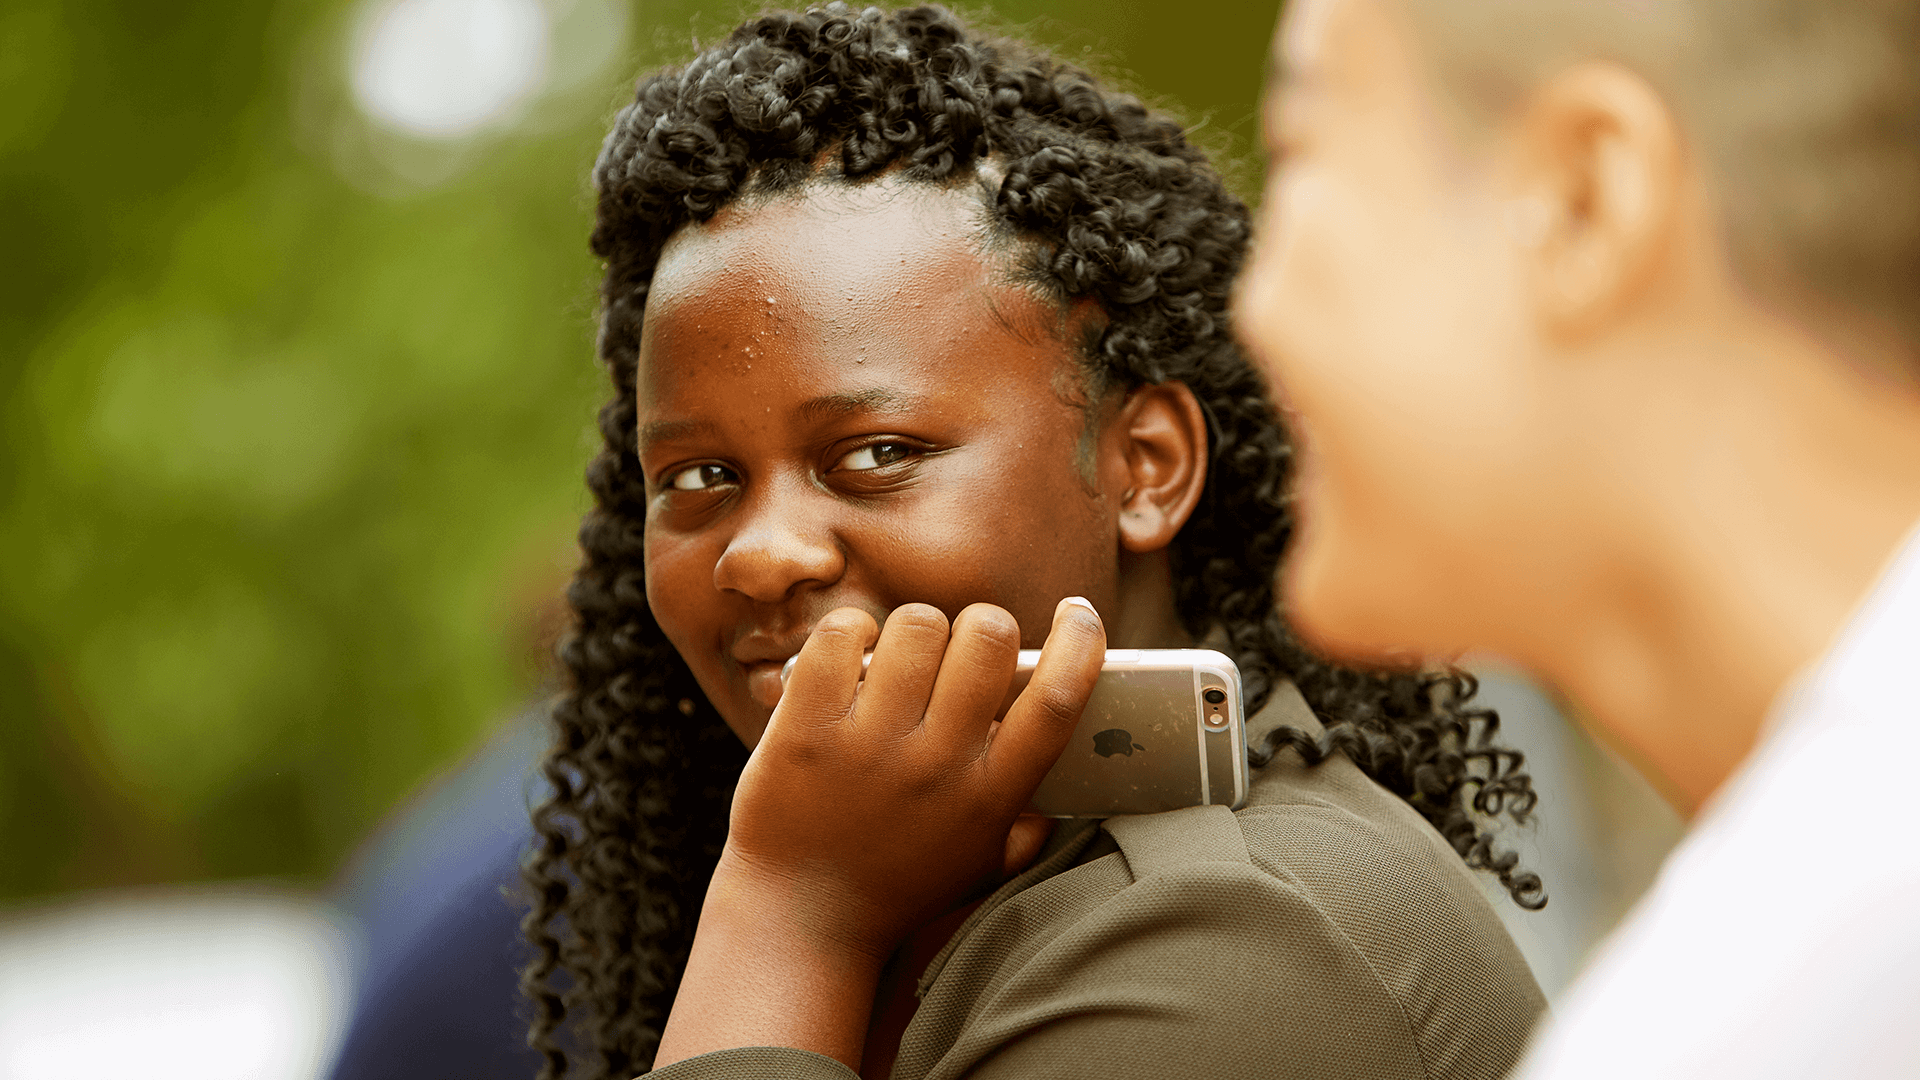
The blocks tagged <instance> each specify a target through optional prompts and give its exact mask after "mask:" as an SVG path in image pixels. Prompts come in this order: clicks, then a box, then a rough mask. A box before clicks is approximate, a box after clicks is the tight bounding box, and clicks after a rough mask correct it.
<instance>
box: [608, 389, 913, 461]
mask: <svg viewBox="0 0 1920 1080" xmlns="http://www.w3.org/2000/svg"><path fill="white" fill-rule="evenodd" d="M922 400H923V399H922V398H921V397H920V396H919V395H917V394H907V393H902V392H901V391H898V390H891V389H888V388H887V387H884V386H873V387H868V388H867V389H865V390H850V391H847V392H845V393H839V394H822V395H820V396H819V397H816V398H808V399H807V400H806V401H803V402H801V403H800V407H799V412H800V413H801V415H803V416H806V417H808V418H816V417H825V416H849V415H853V414H855V413H873V412H883V411H889V410H896V409H906V408H909V407H911V406H914V405H917V404H919V403H920V402H921V401H922ZM715 430H717V428H716V425H715V424H714V423H713V421H711V420H654V421H650V422H648V423H645V424H641V425H640V432H639V437H640V438H639V442H640V446H641V448H642V449H644V448H646V447H648V446H652V445H653V444H655V443H663V442H672V441H673V440H675V439H690V438H693V437H694V436H696V435H711V434H713V433H714V431H715Z"/></svg>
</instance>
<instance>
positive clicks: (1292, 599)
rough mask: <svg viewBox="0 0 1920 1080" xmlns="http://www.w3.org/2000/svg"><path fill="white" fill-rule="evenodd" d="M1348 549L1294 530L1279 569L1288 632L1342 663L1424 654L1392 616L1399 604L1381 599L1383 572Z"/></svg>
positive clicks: (1384, 594) (1401, 659) (1385, 592)
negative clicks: (1375, 569)
mask: <svg viewBox="0 0 1920 1080" xmlns="http://www.w3.org/2000/svg"><path fill="white" fill-rule="evenodd" d="M1343 550H1344V551H1346V552H1348V554H1347V556H1346V557H1342V555H1341V552H1342V551H1343ZM1352 550H1353V545H1341V544H1337V543H1328V542H1325V541H1324V540H1323V539H1322V538H1321V537H1319V536H1316V535H1312V534H1309V535H1296V537H1295V543H1294V548H1293V550H1292V551H1290V552H1289V553H1288V555H1287V558H1286V561H1285V562H1284V563H1283V564H1282V565H1281V568H1280V595H1281V596H1282V597H1284V598H1285V599H1284V611H1285V613H1286V616H1287V622H1288V624H1289V625H1291V626H1292V627H1293V631H1294V633H1296V634H1298V635H1299V636H1300V639H1301V640H1302V641H1303V642H1305V643H1306V645H1307V647H1308V648H1310V649H1312V650H1313V651H1314V652H1316V653H1318V654H1320V655H1321V656H1324V657H1326V658H1327V659H1330V660H1337V661H1341V662H1344V663H1352V664H1363V665H1364V664H1368V663H1380V662H1383V661H1395V662H1405V660H1406V658H1407V654H1408V653H1409V652H1410V651H1412V652H1418V653H1423V654H1430V653H1431V652H1432V651H1433V650H1429V649H1424V648H1419V647H1418V643H1417V642H1415V641H1413V640H1410V638H1411V635H1409V633H1408V631H1409V630H1410V629H1411V628H1410V627H1408V626H1406V625H1404V621H1403V620H1402V619H1400V618H1398V617H1396V616H1398V615H1401V614H1404V613H1405V608H1404V607H1403V606H1402V605H1400V604H1398V603H1393V602H1383V601H1384V600H1386V597H1387V596H1388V595H1389V594H1390V593H1391V590H1390V589H1388V588H1387V587H1386V586H1384V585H1383V581H1384V576H1383V575H1381V574H1379V573H1377V572H1371V571H1370V568H1369V566H1368V565H1367V564H1368V562H1369V560H1367V559H1365V558H1364V557H1355V556H1354V555H1353V554H1351V553H1352Z"/></svg>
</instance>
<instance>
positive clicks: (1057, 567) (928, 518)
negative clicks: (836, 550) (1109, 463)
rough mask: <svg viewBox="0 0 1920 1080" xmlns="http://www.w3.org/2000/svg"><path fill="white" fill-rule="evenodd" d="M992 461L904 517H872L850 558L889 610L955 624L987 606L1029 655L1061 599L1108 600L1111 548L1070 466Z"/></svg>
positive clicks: (939, 487) (920, 499)
mask: <svg viewBox="0 0 1920 1080" xmlns="http://www.w3.org/2000/svg"><path fill="white" fill-rule="evenodd" d="M1010 449H1011V448H1010ZM1025 449H1026V450H1031V449H1032V446H1031V444H1029V446H1028V447H1026V448H1025ZM1063 456H1066V455H1065V454H1063ZM995 457H996V460H995V461H993V462H991V463H988V462H981V463H980V467H978V468H977V469H970V470H967V472H966V473H965V474H964V475H950V476H949V477H947V478H944V481H943V482H942V483H938V484H929V485H927V487H926V489H925V490H924V491H923V492H921V493H920V494H919V495H918V496H917V497H916V498H915V499H914V500H913V501H912V504H911V507H910V508H901V510H902V511H903V512H896V513H892V514H887V515H876V516H875V517H874V518H873V519H872V520H871V521H870V523H869V525H868V526H867V527H866V528H863V529H862V530H861V534H862V535H861V536H860V538H859V539H858V540H857V541H856V543H857V545H858V550H857V551H856V552H855V556H854V557H855V561H856V562H857V563H858V564H859V566H860V569H861V571H862V576H865V577H867V578H868V580H870V581H871V582H872V583H873V585H874V588H875V591H876V593H878V594H880V595H881V596H883V597H884V598H885V599H886V601H887V602H888V604H889V606H891V605H893V604H898V603H905V602H908V601H919V602H923V603H931V604H933V605H934V606H936V607H939V608H941V609H942V610H944V611H947V612H948V613H950V614H957V613H958V612H959V610H960V609H961V608H964V607H966V606H967V605H968V604H972V603H991V604H996V605H998V606H1000V607H1003V608H1005V609H1007V610H1008V611H1009V612H1011V613H1012V614H1013V617H1014V618H1015V619H1016V620H1018V621H1019V623H1020V631H1021V636H1022V638H1023V639H1024V641H1025V643H1026V644H1027V645H1028V646H1030V647H1038V645H1039V643H1040V641H1041V640H1042V639H1044V638H1045V637H1046V633H1047V629H1048V626H1049V625H1050V620H1051V618H1052V613H1053V606H1054V604H1056V603H1058V602H1059V600H1060V599H1061V598H1063V597H1066V596H1071V595H1076V594H1083V595H1090V596H1091V597H1092V598H1093V599H1094V600H1095V602H1096V604H1098V603H1099V602H1100V600H1101V598H1102V597H1105V596H1110V595H1111V594H1112V593H1113V588H1112V586H1111V584H1110V582H1111V579H1112V576H1113V565H1114V562H1115V559H1116V558H1117V555H1116V552H1117V550H1118V542H1117V540H1116V539H1115V538H1114V537H1113V535H1112V530H1111V528H1103V524H1102V522H1103V519H1102V518H1101V516H1100V515H1099V513H1098V507H1099V504H1098V501H1097V500H1096V499H1095V498H1094V497H1093V496H1091V495H1089V494H1088V492H1087V491H1086V489H1085V488H1084V487H1082V486H1081V484H1080V482H1079V479H1078V475H1077V473H1075V472H1073V471H1072V467H1071V464H1070V461H1071V459H1070V457H1069V458H1068V460H1069V464H1068V466H1067V467H1066V468H1065V469H1042V468H1037V467H1034V466H1033V465H1032V464H1030V463H1029V464H1021V463H1020V460H1021V458H1025V460H1026V461H1028V462H1031V460H1032V459H1031V458H1030V457H1026V455H1025V453H1024V451H1023V452H1022V453H1021V454H1020V455H1008V456H1007V457H1001V456H1000V455H995ZM1009 458H1012V459H1013V460H1009ZM957 472H958V470H956V473H957ZM1102 552H1104V553H1105V558H1104V560H1103V559H1102V557H1101V555H1102Z"/></svg>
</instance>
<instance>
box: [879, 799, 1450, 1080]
mask: <svg viewBox="0 0 1920 1080" xmlns="http://www.w3.org/2000/svg"><path fill="white" fill-rule="evenodd" d="M1197 809H1199V810H1202V811H1203V812H1204V811H1206V808H1197ZM1211 814H1217V815H1218V816H1219V817H1220V818H1222V819H1224V821H1225V822H1226V827H1227V830H1228V831H1232V830H1233V826H1232V821H1233V816H1232V814H1231V813H1230V812H1228V811H1227V810H1225V809H1224V808H1215V809H1214V810H1213V811H1212V812H1210V813H1202V814H1194V813H1192V812H1190V811H1181V812H1176V813H1175V814H1174V815H1172V817H1173V818H1174V819H1175V820H1173V821H1171V822H1166V823H1150V824H1148V825H1146V826H1144V827H1137V828H1131V829H1130V828H1129V827H1128V826H1127V825H1126V824H1125V823H1122V822H1116V823H1115V828H1114V829H1112V830H1110V831H1109V839H1107V840H1106V841H1105V842H1104V843H1103V845H1102V848H1104V853H1103V854H1102V853H1100V850H1099V849H1096V851H1095V853H1094V857H1093V858H1091V859H1090V860H1089V861H1084V862H1082V863H1080V864H1079V865H1076V866H1073V867H1071V868H1070V869H1067V870H1065V871H1063V872H1061V873H1059V874H1056V875H1054V876H1052V877H1049V878H1046V879H1045V880H1042V881H1039V882H1036V883H1034V884H1032V885H1030V886H1028V887H1027V888H1025V889H1022V890H1021V891H1019V892H1018V893H1016V894H1014V895H1011V896H1008V897H1006V898H1005V899H1004V900H1003V901H1002V902H1001V903H999V904H998V905H997V906H995V907H994V909H993V910H992V911H991V912H990V913H988V914H987V915H986V916H985V917H983V918H981V919H980V920H979V921H978V922H977V923H975V924H973V925H972V926H971V927H970V928H969V929H968V930H967V931H966V932H965V936H964V938H963V939H962V940H960V941H958V942H957V944H956V945H955V946H954V947H953V949H952V951H951V954H950V955H949V956H948V957H947V959H946V962H945V964H944V966H943V967H942V969H941V970H940V971H939V973H938V975H937V976H936V977H935V978H934V979H933V980H932V981H931V983H930V984H928V986H927V988H926V992H925V994H924V995H923V998H922V1001H921V1005H920V1010H919V1013H918V1014H917V1015H916V1017H915V1020H914V1023H913V1026H912V1027H911V1028H910V1029H909V1031H908V1034H907V1037H906V1038H905V1039H903V1041H902V1044H901V1056H900V1059H899V1064H898V1066H897V1067H896V1072H895V1075H896V1076H899V1077H929V1078H934V1077H953V1076H962V1075H965V1076H971V1077H975V1078H976V1080H981V1078H987V1077H996V1078H997V1077H1000V1076H1007V1077H1016V1076H1034V1075H1044V1076H1049V1077H1076V1076H1084V1077H1102V1078H1104V1077H1111V1076H1113V1075H1116V1074H1121V1075H1154V1076H1171V1077H1184V1076H1194V1077H1202V1076H1207V1077H1213V1076H1230V1075H1259V1076H1268V1077H1298V1078H1300V1080H1308V1078H1313V1080H1337V1078H1340V1077H1347V1076H1354V1077H1377V1078H1381V1080H1397V1078H1407V1080H1413V1078H1423V1077H1427V1076H1429V1075H1431V1074H1430V1073H1428V1072H1427V1071H1426V1069H1425V1068H1424V1066H1423V1064H1422V1062H1421V1061H1420V1058H1419V1054H1418V1050H1417V1045H1416V1040H1415V1039H1414V1037H1413V1034H1412V1031H1411V1029H1410V1027H1409V1025H1408V1023H1407V1021H1406V1018H1405V1017H1404V1016H1403V1015H1402V1014H1401V1012H1400V1010H1399V1008H1398V1007H1397V1005H1396V1004H1395V1003H1394V1002H1393V1001H1392V999H1391V996H1390V995H1388V994H1386V993H1385V992H1383V991H1382V990H1381V989H1380V987H1379V985H1378V982H1377V980H1375V979H1374V978H1373V976H1372V974H1371V973H1370V971H1369V970H1368V968H1367V965H1366V963H1365V962H1364V960H1363V959H1362V958H1361V957H1360V956H1359V955H1358V954H1357V953H1356V952H1355V951H1354V950H1353V949H1352V948H1351V947H1350V946H1348V945H1347V944H1346V943H1345V942H1343V941H1342V940H1341V936H1340V935H1339V934H1338V932H1337V931H1336V930H1335V929H1334V928H1333V927H1332V926H1331V924H1330V923H1329V922H1328V921H1327V920H1326V918H1325V917H1324V915H1323V914H1322V913H1320V912H1318V911H1317V910H1316V909H1315V906H1314V904H1313V903H1312V902H1311V900H1310V899H1309V898H1307V897H1306V896H1304V895H1303V894H1302V893H1301V891H1300V890H1299V889H1297V888H1296V887H1294V886H1293V885H1291V884H1290V883H1288V882H1285V881H1282V880H1280V879H1278V878H1276V877H1274V876H1273V875H1271V874H1269V873H1266V872H1265V871H1263V870H1261V869H1260V868H1258V867H1256V866H1255V865H1254V864H1253V862H1252V861H1251V859H1250V858H1248V857H1247V854H1246V851H1245V848H1244V845H1240V847H1239V851H1238V852H1237V853H1236V852H1235V851H1233V850H1232V846H1231V845H1229V846H1227V847H1226V848H1225V849H1224V850H1215V849H1209V848H1208V847H1207V844H1208V842H1209V841H1210V840H1213V839H1222V838H1224V834H1222V836H1220V837H1210V836H1209V835H1208V833H1209V832H1210V831H1212V830H1210V829H1209V828H1207V827H1206V826H1205V825H1204V824H1200V823H1196V822H1195V821H1194V820H1193V819H1195V818H1199V817H1206V816H1210V815H1211ZM1167 816H1168V815H1153V817H1154V818H1160V817H1167ZM1135 820H1137V821H1143V822H1144V821H1149V819H1147V818H1141V819H1135ZM1116 834H1117V836H1118V837H1119V838H1122V839H1120V840H1119V844H1118V847H1117V849H1116V846H1115V843H1114V840H1113V839H1112V837H1113V836H1115V835H1116ZM1136 839H1143V840H1145V841H1146V843H1147V846H1146V847H1142V846H1139V845H1136V844H1135V843H1134V841H1135V840H1136ZM1187 842H1194V843H1196V844H1198V845H1199V846H1197V847H1196V848H1195V849H1194V850H1193V851H1191V852H1189V853H1187V854H1185V855H1182V854H1180V853H1179V852H1178V851H1177V849H1178V848H1179V847H1180V846H1181V845H1182V844H1184V843H1187ZM1236 855H1237V857H1236Z"/></svg>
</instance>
